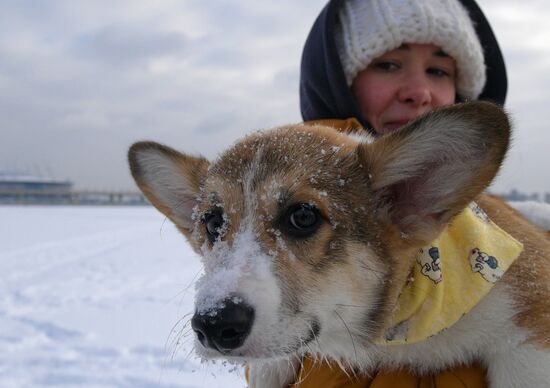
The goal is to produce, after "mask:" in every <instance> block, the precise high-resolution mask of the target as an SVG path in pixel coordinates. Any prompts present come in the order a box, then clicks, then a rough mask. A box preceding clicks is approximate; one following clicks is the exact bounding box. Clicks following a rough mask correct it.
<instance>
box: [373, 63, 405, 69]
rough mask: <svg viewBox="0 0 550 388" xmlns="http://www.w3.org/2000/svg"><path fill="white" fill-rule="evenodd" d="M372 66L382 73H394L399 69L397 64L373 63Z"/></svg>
mask: <svg viewBox="0 0 550 388" xmlns="http://www.w3.org/2000/svg"><path fill="white" fill-rule="evenodd" d="M373 66H374V67H375V68H377V69H379V70H384V71H394V70H398V69H399V65H398V64H397V63H394V62H389V61H382V62H375V63H374V64H373Z"/></svg>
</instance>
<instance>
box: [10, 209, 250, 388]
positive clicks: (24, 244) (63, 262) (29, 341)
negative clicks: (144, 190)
mask: <svg viewBox="0 0 550 388" xmlns="http://www.w3.org/2000/svg"><path fill="white" fill-rule="evenodd" d="M0 219H1V220H2V221H1V222H0V274H1V275H0V349H2V352H0V386H1V387H31V386H32V387H46V386H47V387H52V386H71V387H73V386H79V387H209V388H210V387H224V388H226V387H244V386H245V382H244V377H243V372H242V370H240V369H239V370H236V371H235V370H232V369H233V368H234V367H233V366H232V365H228V366H224V365H222V363H221V362H217V363H216V364H213V363H201V361H200V360H199V359H197V358H196V356H195V355H194V351H193V341H194V338H193V337H194V336H193V334H192V332H191V331H190V328H189V324H188V321H189V319H190V318H191V314H192V313H193V311H194V302H193V298H194V295H193V292H194V282H195V281H196V279H197V278H198V277H199V275H200V272H201V264H200V260H199V257H198V255H196V254H195V253H194V252H193V251H192V250H191V249H190V247H189V246H188V244H187V242H186V241H185V238H184V237H183V236H182V235H180V234H179V233H178V232H177V230H176V229H175V227H173V226H172V224H171V223H170V222H168V221H165V220H164V217H163V216H162V215H161V214H159V213H158V212H157V211H156V210H155V209H153V208H150V207H118V208H117V207H55V206H50V207H31V206H29V207H23V206H0Z"/></svg>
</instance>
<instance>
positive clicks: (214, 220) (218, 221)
mask: <svg viewBox="0 0 550 388" xmlns="http://www.w3.org/2000/svg"><path fill="white" fill-rule="evenodd" d="M202 222H203V223H204V225H205V229H206V235H207V236H208V240H210V242H211V243H213V242H214V241H216V240H217V239H218V238H219V237H220V234H221V232H222V227H223V224H224V220H223V215H222V213H221V212H219V211H212V212H210V213H206V214H205V215H204V216H203V218H202Z"/></svg>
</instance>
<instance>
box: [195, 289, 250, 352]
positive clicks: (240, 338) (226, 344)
mask: <svg viewBox="0 0 550 388" xmlns="http://www.w3.org/2000/svg"><path fill="white" fill-rule="evenodd" d="M253 322H254V309H253V308H252V307H250V306H249V305H247V304H246V303H244V302H242V301H238V302H234V301H233V300H232V299H227V300H225V301H224V302H223V303H222V307H220V308H219V309H215V310H209V311H207V312H205V313H201V314H199V313H198V312H196V313H195V315H194V316H193V319H191V327H192V328H193V330H194V331H195V333H196V334H197V338H198V339H199V341H200V343H201V344H202V345H203V346H204V347H207V348H212V349H216V350H218V351H219V352H221V353H226V352H227V351H229V350H233V349H237V348H238V347H240V346H241V345H242V344H243V343H244V341H245V340H246V337H248V334H250V330H251V329H252V324H253Z"/></svg>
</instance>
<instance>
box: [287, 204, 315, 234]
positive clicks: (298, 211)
mask: <svg viewBox="0 0 550 388" xmlns="http://www.w3.org/2000/svg"><path fill="white" fill-rule="evenodd" d="M321 220H322V219H321V215H320V214H319V210H318V209H317V208H316V207H315V206H313V205H310V204H307V203H301V204H298V205H295V206H292V207H291V208H290V209H288V211H287V216H286V223H285V226H286V232H287V233H288V234H290V235H292V236H294V237H308V236H310V235H311V234H313V233H314V232H315V231H316V230H317V229H318V228H319V225H320V224H321Z"/></svg>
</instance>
